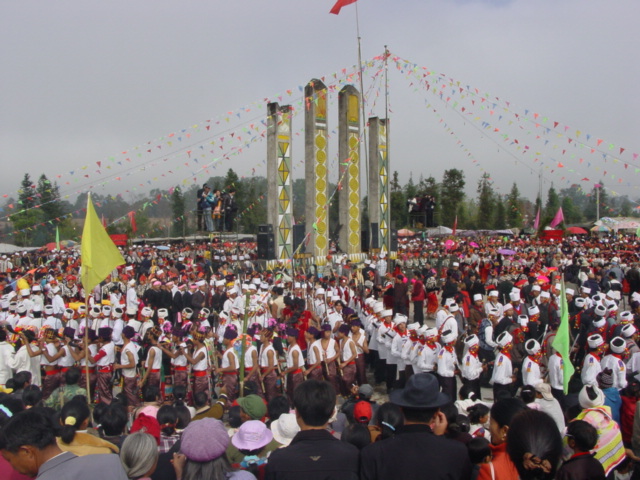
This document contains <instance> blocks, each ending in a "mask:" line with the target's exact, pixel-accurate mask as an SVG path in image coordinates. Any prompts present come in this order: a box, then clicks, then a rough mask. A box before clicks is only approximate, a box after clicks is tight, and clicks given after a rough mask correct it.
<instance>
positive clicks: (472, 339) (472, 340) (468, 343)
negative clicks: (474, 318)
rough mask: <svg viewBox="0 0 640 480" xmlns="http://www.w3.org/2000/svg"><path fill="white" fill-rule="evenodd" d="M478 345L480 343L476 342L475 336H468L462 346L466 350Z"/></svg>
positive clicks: (476, 337)
mask: <svg viewBox="0 0 640 480" xmlns="http://www.w3.org/2000/svg"><path fill="white" fill-rule="evenodd" d="M479 343H480V341H479V340H478V336H477V335H469V336H468V337H467V338H465V339H464V344H465V346H466V347H467V348H471V347H473V346H474V345H478V344H479Z"/></svg>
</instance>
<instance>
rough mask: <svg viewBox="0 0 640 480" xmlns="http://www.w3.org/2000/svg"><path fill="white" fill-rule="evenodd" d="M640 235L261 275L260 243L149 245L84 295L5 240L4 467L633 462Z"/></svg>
mask: <svg viewBox="0 0 640 480" xmlns="http://www.w3.org/2000/svg"><path fill="white" fill-rule="evenodd" d="M637 250H638V246H637V243H636V240H635V237H626V236H616V237H613V236H611V237H604V238H589V239H584V238H576V237H567V238H565V239H563V240H562V241H555V242H554V241H545V240H539V239H536V238H528V237H521V238H519V237H515V238H514V237H477V238H466V239H459V238H455V237H453V238H449V239H428V238H427V239H408V240H407V239H405V240H402V241H401V243H400V245H399V251H398V252H397V256H394V257H395V258H394V259H393V260H391V259H390V258H388V256H387V255H385V254H384V253H382V254H380V255H377V254H373V253H372V254H370V255H368V256H363V257H364V259H363V260H362V262H356V261H355V260H353V261H352V260H350V259H349V257H348V256H347V255H343V254H341V253H339V252H337V253H332V254H331V255H329V256H328V257H327V258H326V262H323V263H325V264H323V265H321V266H317V265H299V266H296V267H295V268H292V267H291V265H290V264H289V263H284V262H283V263H280V264H278V265H277V266H276V267H275V268H272V269H270V270H267V269H265V266H264V262H259V261H258V260H257V259H256V252H255V244H252V243H240V244H238V243H224V244H223V243H209V242H201V243H183V244H175V245H160V246H154V245H145V246H135V247H130V248H125V249H122V254H123V257H124V259H125V264H124V265H123V266H122V267H118V269H116V270H114V271H113V272H112V274H111V275H110V277H109V278H108V279H106V280H105V281H104V282H103V283H102V284H100V285H98V286H96V288H94V289H93V290H92V291H88V292H86V291H84V289H83V287H82V283H81V281H80V278H81V258H80V256H79V253H78V252H77V251H74V250H63V251H61V252H60V251H53V252H47V251H36V252H24V253H20V254H16V255H9V256H7V255H5V256H2V258H1V259H0V288H1V289H2V293H3V296H2V299H1V300H0V310H1V311H0V325H1V327H2V328H0V386H1V387H2V390H3V393H0V427H2V430H1V431H0V450H1V451H2V456H3V458H4V461H5V463H2V462H0V472H2V474H3V475H2V477H3V478H22V477H21V476H19V475H20V474H22V475H27V476H35V475H38V478H87V476H89V475H90V476H92V477H94V478H95V479H96V480H97V479H100V478H131V479H133V478H136V479H137V478H153V479H176V478H177V479H189V480H190V479H223V478H238V479H242V478H254V477H255V478H274V479H275V478H301V477H303V476H304V477H308V478H336V479H337V478H353V479H355V478H362V479H378V478H379V479H383V478H385V479H386V478H396V477H397V478H403V479H404V478H408V479H411V478H422V477H424V475H425V472H427V471H428V472H429V478H459V479H471V478H480V479H515V478H522V479H528V478H559V479H574V478H575V479H585V478H593V479H596V478H614V476H615V478H636V477H632V475H638V476H639V477H640V471H639V472H638V473H637V474H635V473H634V469H635V462H636V461H640V458H639V456H640V410H637V411H636V403H637V401H638V400H639V399H640V375H639V374H640V348H639V346H638V343H637V339H638V334H637V331H638V328H640V270H639V268H638V256H637V253H636V252H637ZM358 258H360V256H358ZM564 316H567V317H568V320H569V325H570V327H569V328H570V337H571V349H570V353H571V354H570V358H569V359H567V358H563V357H562V356H561V355H560V353H559V352H557V351H556V350H555V349H554V348H553V345H554V338H555V336H556V332H557V331H558V328H559V325H560V323H561V319H562V318H563V317H564ZM567 362H571V364H572V365H573V366H574V367H575V373H574V374H573V375H572V376H571V378H567V379H566V380H567V382H568V384H569V388H568V393H565V388H564V384H565V383H567V382H565V378H564V376H565V373H566V371H567ZM636 376H637V377H638V378H636ZM9 464H10V465H9ZM11 466H12V467H13V469H15V471H17V472H19V474H17V473H15V472H13V473H11V472H12V470H11ZM635 470H640V469H635ZM625 475H626V477H625Z"/></svg>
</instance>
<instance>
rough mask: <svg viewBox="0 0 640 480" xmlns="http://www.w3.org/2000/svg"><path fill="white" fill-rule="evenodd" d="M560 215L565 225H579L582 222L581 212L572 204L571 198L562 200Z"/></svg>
mask: <svg viewBox="0 0 640 480" xmlns="http://www.w3.org/2000/svg"><path fill="white" fill-rule="evenodd" d="M562 213H563V214H564V221H565V223H580V222H581V221H582V212H580V210H579V209H578V208H577V207H576V205H575V204H574V203H573V199H572V198H571V197H563V198H562Z"/></svg>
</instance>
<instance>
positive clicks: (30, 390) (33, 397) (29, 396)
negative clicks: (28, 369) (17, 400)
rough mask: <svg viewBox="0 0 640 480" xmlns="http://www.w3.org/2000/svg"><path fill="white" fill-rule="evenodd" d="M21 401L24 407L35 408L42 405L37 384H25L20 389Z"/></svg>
mask: <svg viewBox="0 0 640 480" xmlns="http://www.w3.org/2000/svg"><path fill="white" fill-rule="evenodd" d="M22 403H23V404H24V408H36V407H41V406H42V390H40V387H38V386H37V385H27V386H26V387H24V390H22Z"/></svg>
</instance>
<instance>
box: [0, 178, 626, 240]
mask: <svg viewBox="0 0 640 480" xmlns="http://www.w3.org/2000/svg"><path fill="white" fill-rule="evenodd" d="M207 183H208V184H209V185H210V186H211V187H212V188H213V189H220V190H221V191H224V190H228V189H229V188H231V187H233V188H235V190H236V198H237V202H238V207H239V210H238V212H239V216H238V222H237V225H238V230H239V232H241V233H243V232H247V233H254V232H256V231H257V227H258V225H260V224H263V223H266V222H267V198H266V197H267V194H266V191H267V179H266V178H264V177H250V178H242V179H240V178H239V177H238V175H237V174H236V173H235V172H234V171H233V169H229V170H228V172H227V174H226V176H224V177H212V178H210V179H209V180H207ZM601 184H602V182H601ZM200 186H201V185H191V186H190V187H189V188H186V189H182V188H180V187H175V188H171V189H169V190H161V189H152V190H151V191H150V192H149V193H148V194H147V195H144V194H129V195H130V198H129V200H127V199H125V198H124V197H123V195H121V194H118V195H115V196H112V195H101V194H98V193H92V199H93V202H94V205H95V207H96V211H97V212H98V215H99V216H101V217H103V218H104V222H105V224H106V225H108V231H109V232H110V233H127V234H129V235H130V236H142V235H144V236H175V237H181V236H188V235H190V234H192V233H194V230H195V227H196V224H195V223H196V221H195V207H196V198H197V191H198V189H199V188H200ZM465 187H466V180H465V174H464V171H462V170H459V169H455V168H454V169H449V170H446V171H445V172H444V175H443V177H442V180H441V181H440V182H438V181H437V180H436V179H435V178H434V177H433V176H429V177H427V178H426V179H425V178H424V177H423V176H420V179H419V180H418V182H417V183H416V182H415V181H414V179H413V175H411V176H410V178H409V180H408V182H407V183H406V184H405V185H401V184H400V181H399V179H398V173H397V172H394V173H393V177H392V180H391V182H390V190H391V195H390V204H391V212H393V214H392V219H391V220H392V224H395V227H396V228H403V227H407V226H408V227H418V228H419V227H421V226H424V220H425V219H424V217H418V216H411V215H410V214H409V212H408V208H407V200H408V199H411V198H414V197H416V196H418V197H422V196H425V195H431V196H433V197H434V198H435V199H436V207H435V211H434V221H435V223H436V224H437V225H445V226H448V227H452V226H453V225H454V223H455V222H456V220H457V227H458V229H504V228H512V227H516V228H522V227H528V226H531V225H532V224H533V220H534V217H535V215H536V212H537V211H538V208H540V211H541V224H542V225H546V224H548V223H549V222H550V220H551V219H552V218H553V216H554V215H555V213H556V212H557V210H558V208H559V207H560V206H562V209H563V211H564V216H565V222H566V223H567V224H579V223H582V222H586V221H593V220H595V218H596V212H597V210H598V207H597V205H596V198H597V195H596V191H595V189H594V190H592V191H590V192H586V193H585V192H584V191H583V190H581V189H580V187H579V186H578V185H572V186H570V187H569V188H564V189H562V190H560V191H559V192H558V191H556V189H555V187H554V186H553V185H552V186H551V187H550V188H549V190H548V191H547V196H546V199H545V201H544V202H543V200H542V199H541V198H539V197H538V198H537V199H536V201H535V202H531V201H530V200H528V199H526V198H524V197H522V196H521V194H520V191H519V189H518V185H517V184H516V183H515V182H514V183H513V185H512V187H511V190H510V191H509V193H508V194H500V193H498V192H496V191H495V189H494V185H493V181H492V180H491V177H490V176H489V174H488V173H485V174H483V176H482V177H481V178H480V180H479V181H478V183H477V187H476V194H477V196H476V197H474V198H470V197H468V196H467V195H466V194H465ZM306 188H307V186H306V182H305V180H304V179H296V180H294V182H293V185H292V197H293V198H292V205H293V216H294V220H295V222H297V223H302V222H305V220H306V219H305V216H304V215H305V193H306ZM329 190H330V192H333V191H334V190H335V185H330V186H329ZM363 194H364V192H363ZM599 199H600V208H599V213H600V216H631V215H635V213H636V211H635V209H634V208H633V204H632V202H631V201H630V200H629V198H627V197H626V196H625V197H615V198H613V197H610V196H609V195H607V193H606V190H604V189H603V188H600V191H599ZM86 204H87V194H86V193H83V194H80V195H78V197H77V198H75V201H74V203H71V202H69V201H67V200H64V199H62V198H61V196H60V189H59V186H58V185H57V183H55V182H51V181H50V180H49V179H48V178H47V177H46V175H44V174H43V175H40V177H39V178H38V180H37V182H33V181H32V179H31V176H30V175H29V174H28V173H27V174H25V176H24V178H23V180H22V182H21V185H20V189H19V192H18V198H17V199H15V198H9V199H7V201H6V202H5V205H4V209H3V210H4V212H6V213H9V214H10V216H9V217H8V219H9V220H10V222H8V223H6V224H5V227H4V231H3V232H2V234H0V236H1V237H3V238H2V239H1V240H0V241H2V242H8V243H16V244H18V245H23V246H41V245H44V244H46V243H48V242H51V241H53V240H54V239H55V233H56V227H57V228H58V229H59V232H60V238H63V239H75V240H79V237H80V235H81V233H82V219H84V216H85V210H84V209H85V208H86ZM367 204H368V199H367V198H366V197H364V199H363V208H362V212H363V220H362V224H363V225H366V224H367V221H368V220H367V219H368V212H367ZM10 206H12V207H13V208H10ZM339 208H340V205H339V200H338V195H335V196H334V197H333V199H332V202H331V205H330V208H329V217H330V218H329V225H332V226H334V227H332V230H331V231H330V235H331V236H332V237H334V238H335V237H337V231H338V229H339V228H340V226H339V220H338V212H339ZM12 212H15V213H12ZM129 212H135V218H136V224H137V231H136V232H133V231H132V227H131V224H130V222H129V219H128V217H127V214H128V213H129ZM311 221H312V222H313V221H314V219H312V220H311Z"/></svg>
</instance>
